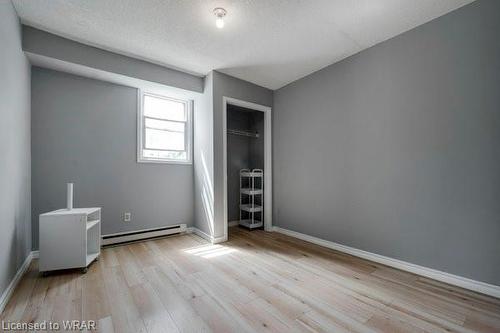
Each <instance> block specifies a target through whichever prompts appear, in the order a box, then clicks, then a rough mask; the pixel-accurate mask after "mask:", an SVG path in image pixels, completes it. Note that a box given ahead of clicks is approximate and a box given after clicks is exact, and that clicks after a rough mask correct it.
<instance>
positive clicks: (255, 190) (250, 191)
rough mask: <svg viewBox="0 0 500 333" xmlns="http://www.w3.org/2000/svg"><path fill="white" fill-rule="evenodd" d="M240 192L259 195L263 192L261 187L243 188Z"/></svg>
mask: <svg viewBox="0 0 500 333" xmlns="http://www.w3.org/2000/svg"><path fill="white" fill-rule="evenodd" d="M240 192H241V193H243V194H246V195H259V194H262V190H261V189H252V188H242V189H240Z"/></svg>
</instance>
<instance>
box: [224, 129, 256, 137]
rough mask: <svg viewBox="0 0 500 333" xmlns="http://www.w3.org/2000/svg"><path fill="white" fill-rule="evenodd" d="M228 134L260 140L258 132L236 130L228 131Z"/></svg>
mask: <svg viewBox="0 0 500 333" xmlns="http://www.w3.org/2000/svg"><path fill="white" fill-rule="evenodd" d="M227 134H232V135H241V136H248V137H250V138H258V137H259V133H258V132H250V131H242V130H236V129H228V130H227Z"/></svg>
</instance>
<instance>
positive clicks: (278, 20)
mask: <svg viewBox="0 0 500 333" xmlns="http://www.w3.org/2000/svg"><path fill="white" fill-rule="evenodd" d="M13 2H14V5H15V8H16V10H17V12H18V14H19V16H20V17H21V20H22V22H23V23H25V24H27V25H30V26H34V27H36V28H40V29H43V30H46V31H49V32H52V33H55V34H58V35H61V36H64V37H67V38H70V39H73V40H76V41H79V42H83V43H86V44H90V45H93V46H97V47H100V48H103V49H106V50H110V51H114V52H118V53H121V54H125V55H129V56H133V57H136V58H140V59H144V60H148V61H152V62H155V63H158V64H162V65H166V66H169V67H172V68H177V69H181V70H183V71H186V72H189V73H194V74H199V75H205V74H207V73H208V72H209V71H211V70H214V69H216V70H219V71H221V72H224V73H227V74H229V75H232V76H235V77H238V78H241V79H243V80H247V81H250V82H253V83H256V84H259V85H261V86H264V87H267V88H271V89H277V88H280V87H282V86H284V85H286V84H288V83H290V82H292V81H295V80H297V79H299V78H301V77H303V76H306V75H307V74H310V73H312V72H314V71H316V70H318V69H320V68H323V67H325V66H327V65H329V64H332V63H334V62H337V61H339V60H341V59H343V58H346V57H348V56H350V55H352V54H354V53H357V52H359V51H361V50H363V49H365V48H368V47H370V46H373V45H375V44H377V43H379V42H381V41H384V40H386V39H389V38H391V37H393V36H396V35H398V34H400V33H402V32H404V31H407V30H409V29H412V28H414V27H416V26H418V25H421V24H423V23H425V22H428V21H430V20H432V19H434V18H436V17H439V16H441V15H443V14H445V13H447V12H450V11H452V10H454V9H457V8H459V7H461V6H463V5H465V4H467V3H470V2H472V0H13ZM219 6H221V7H224V8H226V9H227V11H228V15H227V17H226V27H225V28H224V29H222V30H219V29H217V28H216V27H215V24H214V20H215V18H214V16H213V14H212V10H213V8H215V7H219Z"/></svg>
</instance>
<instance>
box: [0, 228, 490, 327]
mask: <svg viewBox="0 0 500 333" xmlns="http://www.w3.org/2000/svg"><path fill="white" fill-rule="evenodd" d="M229 235H230V237H229V241H228V242H226V243H223V244H216V245H213V244H210V243H208V242H206V241H205V240H204V239H202V238H200V237H198V236H196V235H193V234H187V235H178V236H169V237H165V238H161V239H155V240H148V241H144V242H136V243H131V244H126V245H121V246H116V247H108V248H105V249H103V251H102V256H101V258H100V260H99V261H98V262H96V263H94V264H92V265H91V267H90V269H89V271H88V273H87V274H82V273H81V272H80V271H74V270H73V271H71V270H70V271H63V272H54V273H52V274H50V275H49V276H48V277H42V276H41V275H40V274H39V273H38V265H37V261H36V260H35V261H33V262H32V264H31V265H30V267H29V269H28V271H27V273H26V274H25V276H24V277H23V278H22V280H21V281H20V283H19V285H18V287H17V288H16V290H15V292H14V294H13V296H12V298H11V299H10V301H9V303H8V304H7V306H6V308H5V310H4V312H3V314H2V315H1V319H2V320H4V321H14V322H19V321H21V322H41V321H44V320H49V321H57V322H62V321H63V320H82V319H83V320H93V321H96V322H97V323H98V331H99V332H116V333H118V332H120V333H122V332H134V333H136V332H189V333H191V332H228V333H229V332H243V333H251V332H340V333H343V332H368V333H371V332H391V333H392V332H416V333H422V332H429V333H435V332H437V333H446V332H460V333H472V332H480V333H490V332H498V333H500V300H499V299H495V298H492V297H489V296H486V295H481V294H477V293H474V292H472V291H469V290H464V289H461V288H458V287H454V286H450V285H447V284H445V283H442V282H438V281H434V280H431V279H428V278H424V277H420V276H417V275H414V274H411V273H408V272H403V271H400V270H397V269H394V268H391V267H387V266H384V265H381V264H377V263H373V262H370V261H367V260H363V259H360V258H356V257H353V256H350V255H347V254H344V253H340V252H337V251H333V250H331V249H327V248H323V247H320V246H317V245H314V244H310V243H307V242H304V241H302V240H298V239H294V238H291V237H289V236H286V235H282V234H277V233H269V232H264V231H262V230H256V231H248V230H245V229H241V228H237V227H236V228H231V229H230V233H229Z"/></svg>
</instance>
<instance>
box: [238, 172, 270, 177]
mask: <svg viewBox="0 0 500 333" xmlns="http://www.w3.org/2000/svg"><path fill="white" fill-rule="evenodd" d="M263 175H264V173H263V172H262V171H242V172H240V176H241V177H252V178H255V177H262V176H263Z"/></svg>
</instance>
